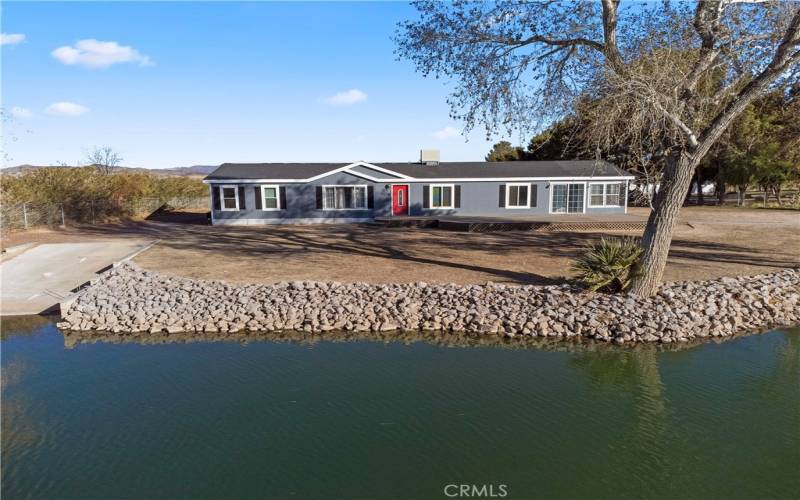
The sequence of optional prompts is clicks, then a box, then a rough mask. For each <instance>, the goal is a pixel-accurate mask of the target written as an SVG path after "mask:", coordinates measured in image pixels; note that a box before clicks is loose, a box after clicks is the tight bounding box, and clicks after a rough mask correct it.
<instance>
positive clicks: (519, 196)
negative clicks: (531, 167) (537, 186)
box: [506, 184, 531, 208]
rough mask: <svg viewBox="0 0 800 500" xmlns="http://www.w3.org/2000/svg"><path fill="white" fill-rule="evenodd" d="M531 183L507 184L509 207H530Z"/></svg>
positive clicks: (507, 202)
mask: <svg viewBox="0 0 800 500" xmlns="http://www.w3.org/2000/svg"><path fill="white" fill-rule="evenodd" d="M530 194H531V185H530V184H508V185H507V186H506V207H507V208H530V206H531V198H530Z"/></svg>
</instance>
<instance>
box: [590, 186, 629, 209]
mask: <svg viewBox="0 0 800 500" xmlns="http://www.w3.org/2000/svg"><path fill="white" fill-rule="evenodd" d="M624 186H625V184H624V183H622V182H604V183H592V184H589V206H590V207H621V206H622V205H623V203H624V202H625V198H624V196H625V187H624Z"/></svg>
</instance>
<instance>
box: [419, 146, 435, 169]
mask: <svg viewBox="0 0 800 500" xmlns="http://www.w3.org/2000/svg"><path fill="white" fill-rule="evenodd" d="M419 162H420V163H422V164H423V165H428V166H436V165H438V164H439V150H438V149H422V150H420V152H419Z"/></svg>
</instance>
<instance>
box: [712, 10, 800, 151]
mask: <svg viewBox="0 0 800 500" xmlns="http://www.w3.org/2000/svg"><path fill="white" fill-rule="evenodd" d="M798 48H800V10H798V11H797V12H796V13H795V15H794V17H793V18H792V21H791V22H790V23H789V28H788V29H787V30H786V34H785V35H784V37H783V40H782V41H781V43H780V45H779V46H778V49H777V50H776V51H775V56H774V57H773V58H772V61H770V63H769V64H768V65H767V67H766V68H764V70H763V71H762V72H761V73H760V74H759V75H758V76H756V77H755V78H754V79H753V80H751V81H750V82H749V83H748V84H747V85H745V87H744V88H743V89H742V90H740V91H739V93H738V94H737V95H736V97H735V98H734V99H733V100H732V101H731V102H730V103H729V104H728V105H727V106H725V108H724V109H723V110H722V111H720V112H719V114H718V115H717V116H716V117H715V118H714V120H713V121H712V122H711V124H710V125H709V126H708V127H706V129H705V130H704V131H703V133H702V134H700V138H699V142H700V145H699V146H698V151H697V152H696V154H699V156H701V157H702V155H704V154H705V153H706V152H707V151H708V150H709V149H710V148H711V146H712V144H713V143H714V142H715V141H716V140H717V139H718V138H719V136H720V135H722V133H723V132H724V131H725V129H726V128H728V125H730V123H731V122H732V121H733V119H734V118H735V117H736V116H737V115H738V114H739V113H741V112H742V110H744V108H746V107H747V106H748V105H749V104H750V103H751V102H753V101H754V100H755V99H756V98H758V97H759V96H760V95H761V94H762V93H763V91H764V90H765V89H766V88H767V87H768V86H769V85H770V84H771V83H772V82H774V81H775V80H777V79H778V77H780V76H781V74H783V73H784V72H786V71H788V70H789V69H790V68H791V67H792V66H794V65H795V64H797V63H798V62H800V50H798Z"/></svg>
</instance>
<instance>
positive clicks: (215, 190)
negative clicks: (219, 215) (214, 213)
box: [211, 186, 222, 210]
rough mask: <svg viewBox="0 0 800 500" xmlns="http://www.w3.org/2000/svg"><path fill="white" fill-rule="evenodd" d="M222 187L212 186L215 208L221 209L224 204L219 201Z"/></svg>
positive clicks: (212, 201)
mask: <svg viewBox="0 0 800 500" xmlns="http://www.w3.org/2000/svg"><path fill="white" fill-rule="evenodd" d="M220 189H222V188H221V187H218V186H211V203H212V206H213V207H214V210H220V209H221V208H222V205H221V203H220V201H219V190H220Z"/></svg>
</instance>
